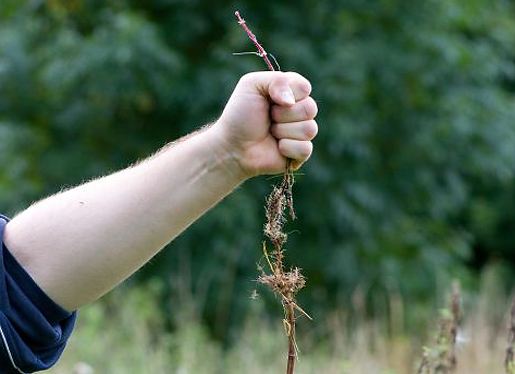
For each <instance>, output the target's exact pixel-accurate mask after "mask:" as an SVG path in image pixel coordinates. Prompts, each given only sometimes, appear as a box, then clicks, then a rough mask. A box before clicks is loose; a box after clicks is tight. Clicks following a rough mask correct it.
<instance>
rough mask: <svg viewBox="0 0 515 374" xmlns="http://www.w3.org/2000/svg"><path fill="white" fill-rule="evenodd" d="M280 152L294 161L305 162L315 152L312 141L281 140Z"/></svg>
mask: <svg viewBox="0 0 515 374" xmlns="http://www.w3.org/2000/svg"><path fill="white" fill-rule="evenodd" d="M279 152H280V153H281V154H282V155H283V156H284V157H287V158H291V159H293V160H294V161H296V162H297V163H298V162H301V163H302V162H305V161H306V160H307V159H308V158H309V156H311V153H312V152H313V143H311V142H310V141H302V140H293V139H281V140H279Z"/></svg>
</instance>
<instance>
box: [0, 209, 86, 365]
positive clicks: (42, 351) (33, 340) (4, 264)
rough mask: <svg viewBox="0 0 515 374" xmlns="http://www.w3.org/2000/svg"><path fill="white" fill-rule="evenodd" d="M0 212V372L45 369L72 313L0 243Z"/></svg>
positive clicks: (57, 352)
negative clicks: (42, 288)
mask: <svg viewBox="0 0 515 374" xmlns="http://www.w3.org/2000/svg"><path fill="white" fill-rule="evenodd" d="M8 221H9V220H8V219H7V218H6V217H5V216H2V215H0V246H1V247H0V373H2V374H19V373H32V372H35V371H40V370H46V369H48V368H50V367H51V366H53V365H54V364H55V363H56V362H57V360H58V359H59V357H60V356H61V354H62V352H63V350H64V347H65V345H66V342H67V340H68V338H69V337H70V334H71V332H72V330H73V326H74V324H75V318H76V312H73V313H70V312H67V311H66V310H64V309H62V308H61V307H60V306H59V305H57V304H56V303H55V302H54V301H53V300H52V299H50V297H49V296H48V295H46V294H45V292H43V290H41V288H40V287H39V286H38V285H37V284H36V282H35V281H34V280H33V279H32V278H31V277H30V275H29V274H28V273H27V272H26V271H25V270H24V269H23V268H22V266H21V265H20V264H19V263H18V261H17V260H16V259H15V258H14V257H13V255H12V254H11V253H10V252H9V250H8V249H7V247H6V246H5V245H4V244H3V233H4V228H5V226H6V224H7V222H8Z"/></svg>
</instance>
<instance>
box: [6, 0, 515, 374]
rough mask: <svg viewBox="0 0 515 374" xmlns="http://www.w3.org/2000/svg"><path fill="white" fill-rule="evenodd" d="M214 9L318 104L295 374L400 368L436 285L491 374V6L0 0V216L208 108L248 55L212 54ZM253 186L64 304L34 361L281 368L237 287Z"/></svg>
mask: <svg viewBox="0 0 515 374" xmlns="http://www.w3.org/2000/svg"><path fill="white" fill-rule="evenodd" d="M236 9H239V10H240V11H241V12H242V14H243V16H244V17H245V18H246V19H247V21H248V23H249V24H250V26H252V27H253V28H254V30H255V31H256V33H258V37H259V38H260V40H261V41H262V42H263V45H264V46H265V47H266V48H267V49H268V50H269V51H270V52H271V53H273V54H274V55H275V56H276V57H277V59H278V60H279V62H280V63H281V65H282V68H283V70H295V71H298V72H300V73H302V74H303V75H305V76H306V77H308V78H309V79H310V80H311V82H312V83H313V87H314V97H315V98H316V99H317V100H318V104H319V108H320V114H319V116H318V121H319V123H320V133H319V136H318V137H317V139H316V140H315V153H314V155H313V158H312V160H311V161H310V162H309V163H308V164H307V165H306V166H305V168H304V169H303V175H301V176H298V178H297V184H296V186H295V192H294V194H295V197H296V202H295V203H296V208H297V213H298V216H299V219H298V220H297V221H296V223H295V224H294V225H293V226H292V227H291V230H292V233H291V235H290V240H289V246H288V250H289V255H288V256H289V258H290V259H292V260H293V261H295V264H296V265H298V266H300V267H301V268H303V269H304V274H305V275H306V276H307V278H308V287H307V288H306V289H305V290H304V291H303V292H302V293H301V294H300V295H299V300H300V303H301V305H302V306H303V307H304V308H305V309H306V310H308V311H309V312H310V314H312V315H313V316H314V317H315V322H313V323H310V324H309V325H308V323H307V322H306V323H305V324H304V323H301V324H300V325H301V326H300V327H299V332H298V334H299V339H301V341H300V342H299V343H300V346H301V349H302V350H303V353H302V354H301V362H300V363H299V368H298V370H299V373H311V372H313V373H314V372H317V373H319V372H326V373H333V372H334V373H359V372H364V373H365V372H366V373H384V374H386V373H388V374H391V373H405V372H406V373H407V372H410V371H409V370H411V372H413V370H412V369H413V365H414V364H413V362H414V357H416V356H417V355H419V354H420V352H421V350H422V345H423V344H424V343H426V342H428V341H429V340H428V339H430V338H431V336H432V330H431V326H433V325H434V321H435V316H436V315H437V312H436V311H437V309H438V308H439V307H441V305H442V303H443V300H444V299H445V294H446V290H447V289H448V288H449V287H450V284H451V280H452V279H455V278H456V279H459V280H460V281H461V283H462V285H463V287H464V289H465V295H466V297H465V302H464V304H465V306H466V308H465V309H466V310H469V311H471V310H473V311H474V312H473V313H471V314H470V315H469V317H468V319H467V321H469V322H468V324H467V322H466V323H465V325H467V326H470V328H469V330H470V331H469V332H468V333H469V335H468V337H467V336H466V337H465V338H463V341H464V342H465V343H463V344H464V345H465V348H463V350H462V351H460V352H461V353H460V354H462V355H465V352H469V353H470V354H469V355H468V356H467V357H468V359H467V360H465V361H466V362H468V363H469V367H468V371H467V372H468V373H474V372H476V371H474V370H478V371H477V372H481V373H484V372H486V371H485V370H486V369H484V368H487V366H481V365H482V364H479V363H478V362H479V361H481V360H483V361H481V362H483V363H484V365H490V362H497V365H498V366H499V369H497V372H499V373H501V372H502V370H501V369H500V367H501V366H500V365H501V364H502V349H504V348H499V347H501V346H502V344H501V343H500V341H501V340H502V339H504V335H502V334H500V333H499V332H500V331H503V326H504V325H503V324H504V314H505V310H506V306H507V299H508V296H507V295H509V293H510V292H511V287H512V285H513V281H514V280H515V277H514V275H515V273H514V269H515V267H514V265H515V248H514V246H515V107H514V106H515V105H514V104H515V100H514V99H515V2H514V1H512V0H467V1H461V0H419V1H413V0H368V1H363V0H327V1H316V0H296V1H277V2H265V1H255V0H248V1H221V0H212V1H205V0H152V1H149V0H147V1H143V0H112V1H100V0H47V1H44V0H25V1H20V0H1V1H0V164H1V165H2V167H1V168H0V210H1V211H2V212H3V213H5V214H10V215H14V214H15V213H16V212H17V211H19V210H21V209H24V208H25V207H27V206H28V205H29V204H30V203H31V202H33V201H35V200H37V199H40V198H42V197H44V196H46V195H48V194H51V193H54V192H57V191H59V190H60V189H62V188H63V186H72V185H75V184H78V183H80V182H82V181H84V180H88V179H90V178H94V177H96V176H99V175H103V174H105V173H109V172H112V171H114V170H116V169H119V168H122V167H124V166H127V165H129V164H131V163H133V162H135V161H136V160H138V159H141V158H143V157H145V156H147V155H149V154H150V153H152V152H153V151H155V150H156V149H157V148H159V147H160V146H162V145H164V144H165V143H166V142H168V141H171V140H173V139H175V138H177V137H179V136H181V135H184V134H187V133H188V132H191V131H193V130H194V129H195V128H197V127H199V126H201V125H203V124H205V123H209V122H211V121H213V120H214V119H216V117H217V116H218V115H219V113H220V111H221V109H222V108H223V105H224V104H225V101H226V99H227V98H228V96H229V94H230V92H231V90H232V88H233V87H234V85H235V84H236V82H237V80H238V79H239V77H240V76H241V75H242V74H244V73H246V72H250V71H254V70H264V69H265V66H264V65H263V61H262V60H261V59H259V58H256V57H252V56H244V57H241V56H239V57H236V56H233V55H232V52H240V51H247V50H252V49H253V47H252V46H251V45H250V43H249V41H248V40H247V37H246V35H245V34H244V33H243V32H242V31H241V29H240V28H239V27H238V25H237V23H236V22H235V18H234V15H233V13H234V10H236ZM275 181H277V179H274V178H266V177H263V178H256V179H254V180H252V181H250V182H247V183H246V184H245V185H244V186H242V187H241V188H239V189H238V190H237V191H236V192H235V193H233V194H232V195H231V196H230V197H228V198H227V199H226V200H225V201H224V202H223V203H222V204H220V205H219V206H218V207H216V208H215V209H213V210H212V211H211V212H209V213H208V214H207V215H206V216H205V217H203V218H202V219H201V220H200V221H199V222H197V223H196V224H195V225H194V226H193V227H191V228H190V229H188V231H187V232H186V233H184V234H183V235H182V236H181V237H180V238H178V239H177V240H175V241H174V242H173V243H172V244H171V245H170V246H169V248H168V249H166V250H165V251H163V252H162V253H161V254H159V255H158V256H157V258H156V259H155V260H153V261H152V262H151V263H150V264H148V265H147V266H145V267H144V268H143V269H142V270H141V271H140V272H139V273H138V274H137V275H136V276H134V277H133V278H131V280H130V281H129V282H127V283H126V284H125V285H124V286H122V287H121V288H119V289H118V290H117V291H115V292H114V293H112V294H111V295H110V296H108V297H106V298H105V299H104V300H102V301H100V302H97V303H95V304H93V305H92V306H91V307H89V308H87V309H85V310H84V311H83V313H82V315H81V317H80V319H79V329H78V332H77V334H76V335H75V336H74V338H73V340H72V342H71V344H70V347H69V349H68V352H67V354H66V356H65V358H64V360H63V362H62V363H61V365H60V366H58V367H57V368H56V369H55V371H53V373H69V372H73V371H76V372H78V373H81V374H82V373H89V372H95V373H118V372H120V373H147V372H154V373H181V374H182V373H195V374H203V373H233V372H234V373H236V372H240V373H241V372H245V373H253V372H254V371H253V370H255V372H256V373H257V372H260V373H262V372H270V373H271V372H281V370H282V369H281V368H282V364H283V362H282V361H283V360H282V358H283V356H284V352H283V350H284V341H283V340H282V339H283V337H282V335H281V334H282V332H281V329H282V327H281V326H280V325H279V322H278V321H279V320H280V317H279V315H280V313H281V311H280V309H279V308H278V307H277V303H275V301H274V300H273V297H272V296H271V295H269V294H268V293H266V292H262V291H264V290H261V289H260V288H259V287H258V286H257V285H256V283H255V282H254V281H253V280H254V279H256V278H257V274H258V273H257V270H256V263H257V262H259V261H260V260H262V259H261V258H260V256H261V249H260V248H261V244H260V243H261V240H262V234H261V232H262V225H263V223H264V209H263V205H264V197H265V195H266V194H267V193H268V191H269V190H270V186H271V184H272V183H274V182H275ZM134 214H139V213H138V212H134ZM256 288H257V292H258V293H259V294H260V296H259V297H258V299H257V300H254V299H253V298H251V297H250V296H251V295H252V294H253V290H254V289H256ZM478 295H483V296H482V297H481V296H478ZM268 318H270V320H268ZM303 325H304V326H303ZM474 334H479V335H480V336H481V338H477V339H472V338H471V337H472V336H475V335H474ZM408 338H409V339H410V340H408ZM471 339H472V340H473V344H472V343H471ZM467 341H468V342H469V343H466V342H467ZM467 344H468V345H467ZM481 344H483V345H481ZM479 352H480V353H479ZM490 353H491V354H490ZM497 356H499V357H498V360H497V361H496V357H497ZM199 358H200V359H199ZM474 360H476V361H477V362H476V361H474ZM79 361H83V362H85V364H80V363H79ZM77 365H78V366H77ZM493 365H494V364H493ZM490 369H491V367H490V366H488V370H490ZM81 370H82V371H81ZM88 370H89V371H88ZM480 370H481V371H480Z"/></svg>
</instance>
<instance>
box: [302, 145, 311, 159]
mask: <svg viewBox="0 0 515 374" xmlns="http://www.w3.org/2000/svg"><path fill="white" fill-rule="evenodd" d="M312 151H313V143H311V142H304V143H303V146H302V147H301V149H300V156H301V158H302V159H303V160H306V159H308V158H309V156H311V152H312Z"/></svg>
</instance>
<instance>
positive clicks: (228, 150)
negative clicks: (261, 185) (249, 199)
mask: <svg viewBox="0 0 515 374" xmlns="http://www.w3.org/2000/svg"><path fill="white" fill-rule="evenodd" d="M199 136H202V137H203V138H204V140H205V142H206V146H207V148H208V149H209V150H210V157H212V165H213V167H215V168H217V169H218V170H220V172H221V173H223V174H224V175H225V176H226V177H227V178H229V179H230V180H233V181H234V182H235V183H237V184H240V183H243V182H244V181H245V180H247V179H249V178H251V177H252V175H250V174H249V173H248V172H247V171H246V170H245V168H244V167H243V166H242V162H241V160H242V156H241V152H240V151H239V150H238V149H236V147H234V144H231V142H230V140H228V139H227V137H226V136H225V135H224V133H223V131H222V126H219V125H218V124H216V123H215V124H214V125H212V126H210V127H209V128H207V129H206V130H205V131H203V132H202V133H201V134H199Z"/></svg>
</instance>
